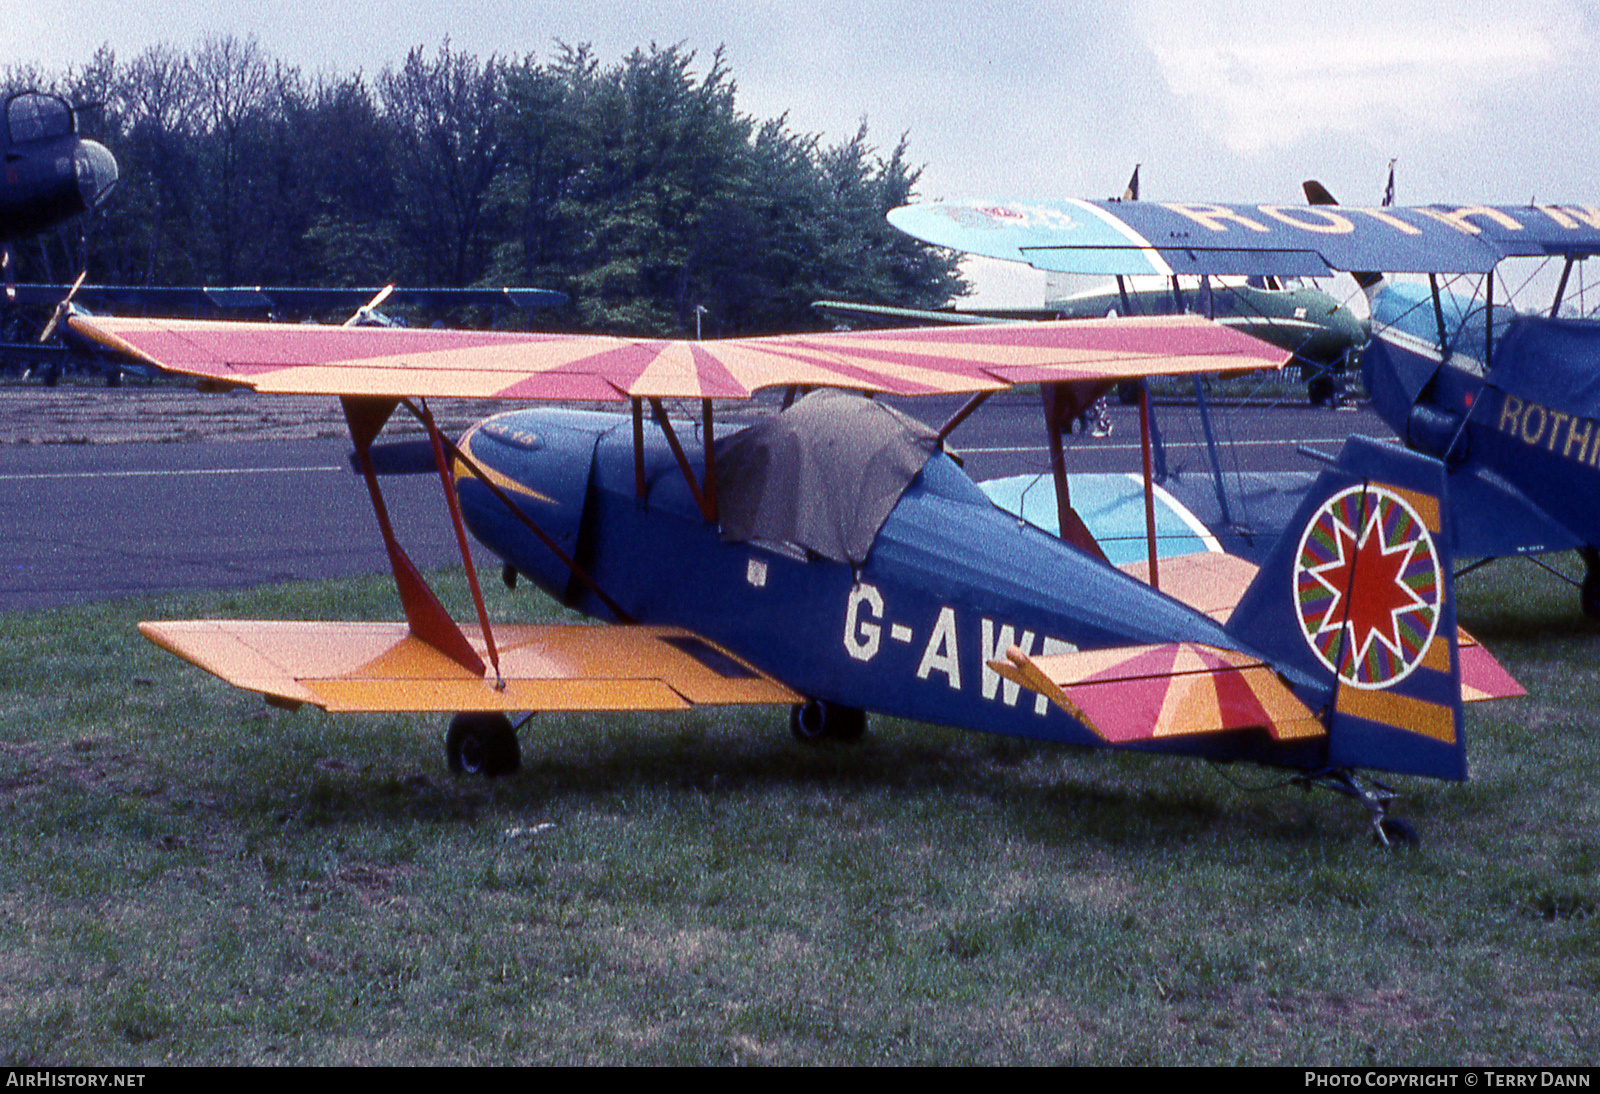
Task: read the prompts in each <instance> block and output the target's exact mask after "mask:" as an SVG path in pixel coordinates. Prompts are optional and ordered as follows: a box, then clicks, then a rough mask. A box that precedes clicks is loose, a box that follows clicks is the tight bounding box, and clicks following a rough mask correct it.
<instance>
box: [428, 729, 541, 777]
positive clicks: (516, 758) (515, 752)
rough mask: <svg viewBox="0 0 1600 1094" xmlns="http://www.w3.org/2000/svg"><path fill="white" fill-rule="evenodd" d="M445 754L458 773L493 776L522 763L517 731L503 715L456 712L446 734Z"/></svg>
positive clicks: (447, 761) (454, 771) (506, 772)
mask: <svg viewBox="0 0 1600 1094" xmlns="http://www.w3.org/2000/svg"><path fill="white" fill-rule="evenodd" d="M444 755H445V761H446V763H448V764H449V765H450V770H451V772H452V773H454V774H456V775H482V776H483V777H484V778H486V779H493V778H496V777H498V776H500V775H509V774H511V773H512V772H513V771H515V770H516V769H517V768H519V767H521V766H522V749H521V748H520V747H518V745H517V734H516V731H515V730H513V729H512V728H511V719H509V718H507V717H506V716H505V715H504V714H481V713H472V714H457V715H456V716H455V717H454V718H452V719H450V732H449V733H447V734H445V738H444Z"/></svg>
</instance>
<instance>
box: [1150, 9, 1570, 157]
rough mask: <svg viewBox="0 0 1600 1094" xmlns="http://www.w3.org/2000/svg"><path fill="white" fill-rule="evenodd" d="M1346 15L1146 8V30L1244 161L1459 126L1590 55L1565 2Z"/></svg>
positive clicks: (1159, 55) (1177, 79)
mask: <svg viewBox="0 0 1600 1094" xmlns="http://www.w3.org/2000/svg"><path fill="white" fill-rule="evenodd" d="M1337 7H1338V6H1337V5H1335V6H1333V7H1332V8H1330V7H1328V6H1319V8H1318V9H1317V11H1318V14H1317V17H1316V18H1314V19H1305V18H1296V17H1295V13H1293V12H1292V11H1291V12H1288V13H1287V14H1286V13H1285V12H1284V10H1283V9H1282V8H1281V7H1273V8H1270V9H1268V8H1264V7H1259V6H1255V5H1252V6H1249V7H1246V8H1243V9H1241V8H1238V7H1234V6H1229V7H1228V8H1227V9H1226V14H1223V15H1217V14H1214V13H1213V14H1211V15H1209V16H1207V17H1205V18H1204V19H1203V22H1202V23H1201V24H1200V25H1195V24H1193V23H1190V24H1188V25H1185V24H1183V23H1182V22H1181V21H1180V22H1173V21H1172V20H1171V19H1170V18H1168V17H1170V16H1171V15H1172V14H1173V13H1172V12H1170V11H1167V12H1164V13H1162V14H1163V15H1164V16H1167V17H1163V18H1153V17H1152V16H1154V15H1156V14H1157V13H1156V12H1154V11H1153V10H1152V9H1150V8H1148V7H1147V8H1145V9H1144V11H1143V14H1144V15H1145V16H1146V18H1145V19H1144V20H1143V21H1142V30H1143V33H1144V37H1145V40H1146V42H1147V43H1148V44H1149V46H1150V49H1151V52H1152V53H1153V54H1154V56H1155V58H1156V62H1157V65H1158V67H1159V69H1160V71H1161V74H1162V77H1163V79H1164V80H1165V81H1166V84H1167V86H1168V87H1169V88H1170V89H1171V90H1172V92H1173V93H1174V94H1175V95H1177V96H1178V97H1179V98H1180V99H1182V100H1184V101H1186V102H1187V103H1188V104H1189V105H1190V106H1191V108H1192V109H1193V111H1194V114H1195V115H1196V116H1197V117H1198V118H1199V119H1200V120H1201V124H1202V125H1204V126H1206V127H1207V128H1209V129H1211V130H1212V131H1214V132H1215V134H1216V135H1217V137H1218V138H1219V139H1220V140H1221V141H1222V142H1223V143H1224V144H1225V145H1227V146H1228V147H1229V148H1230V149H1231V150H1233V151H1235V152H1238V153H1241V154H1252V153H1257V152H1261V151H1264V150H1267V149H1270V148H1276V147H1284V146H1288V145H1291V144H1293V143H1295V142H1297V141H1300V140H1302V139H1305V138H1307V137H1311V136H1315V135H1319V134H1329V133H1336V134H1344V135H1349V134H1361V133H1367V134H1373V135H1376V136H1380V137H1381V136H1384V135H1386V134H1393V133H1399V132H1408V131H1415V130H1416V128H1417V127H1428V128H1431V129H1433V130H1434V131H1435V132H1437V133H1441V134H1448V133H1451V132H1454V131H1458V130H1460V129H1462V128H1465V127H1467V126H1468V125H1470V124H1472V123H1474V122H1475V121H1477V120H1478V119H1479V118H1480V116H1481V114H1482V112H1483V111H1484V109H1485V108H1486V106H1487V105H1488V104H1489V103H1491V102H1492V101H1493V100H1494V99H1495V98H1496V97H1497V96H1500V95H1503V94H1505V93H1507V92H1508V91H1512V90H1514V89H1516V88H1518V87H1526V86H1529V85H1536V84H1537V83H1538V82H1539V81H1541V80H1542V79H1544V78H1546V77H1547V76H1548V75H1549V74H1550V73H1552V72H1554V71H1556V70H1558V69H1560V68H1563V67H1566V66H1569V65H1571V64H1573V63H1574V62H1575V60H1576V59H1577V58H1578V57H1579V56H1580V55H1582V54H1584V53H1586V52H1587V51H1588V50H1589V48H1590V42H1589V40H1588V35H1587V33H1586V28H1585V22H1586V21H1585V18H1584V16H1583V14H1582V13H1581V12H1580V11H1576V10H1573V9H1571V8H1567V7H1565V6H1562V5H1555V6H1552V5H1548V4H1542V5H1538V6H1524V5H1514V4H1512V5H1508V4H1504V3H1500V4H1482V3H1480V4H1469V5H1467V6H1466V7H1457V8H1455V9H1454V10H1453V12H1452V14H1451V16H1450V17H1448V18H1438V17H1430V16H1427V15H1424V14H1418V13H1417V12H1416V11H1415V9H1412V8H1410V7H1409V6H1395V7H1393V8H1392V9H1391V10H1384V9H1383V8H1381V7H1379V8H1374V7H1372V6H1369V5H1362V6H1361V7H1360V9H1359V13H1358V11H1357V10H1356V9H1351V10H1349V11H1343V12H1341V11H1339V10H1337Z"/></svg>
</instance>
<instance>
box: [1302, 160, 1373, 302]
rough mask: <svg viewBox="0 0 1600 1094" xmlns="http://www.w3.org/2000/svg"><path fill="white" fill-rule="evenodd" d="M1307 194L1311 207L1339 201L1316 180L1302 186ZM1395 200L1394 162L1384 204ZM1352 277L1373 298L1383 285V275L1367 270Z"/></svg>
mask: <svg viewBox="0 0 1600 1094" xmlns="http://www.w3.org/2000/svg"><path fill="white" fill-rule="evenodd" d="M1300 188H1301V189H1302V190H1304V191H1305V193H1306V202H1307V203H1308V204H1311V205H1337V204H1339V202H1338V200H1337V199H1336V198H1335V197H1334V196H1333V194H1332V193H1330V192H1329V191H1328V188H1327V187H1326V186H1324V185H1322V183H1320V182H1318V181H1317V180H1316V179H1307V180H1306V181H1305V182H1303V183H1301V184H1300ZM1393 200H1394V161H1393V160H1390V161H1389V189H1388V191H1387V193H1386V195H1385V200H1384V204H1385V205H1388V204H1390V203H1391V202H1392V201H1393ZM1350 276H1351V277H1353V278H1355V279H1356V284H1357V285H1359V286H1361V291H1362V292H1364V293H1366V294H1367V298H1368V299H1369V300H1370V299H1371V298H1372V294H1373V292H1374V291H1375V290H1376V289H1377V288H1378V286H1380V285H1382V284H1383V274H1381V273H1376V272H1372V271H1366V270H1352V271H1350Z"/></svg>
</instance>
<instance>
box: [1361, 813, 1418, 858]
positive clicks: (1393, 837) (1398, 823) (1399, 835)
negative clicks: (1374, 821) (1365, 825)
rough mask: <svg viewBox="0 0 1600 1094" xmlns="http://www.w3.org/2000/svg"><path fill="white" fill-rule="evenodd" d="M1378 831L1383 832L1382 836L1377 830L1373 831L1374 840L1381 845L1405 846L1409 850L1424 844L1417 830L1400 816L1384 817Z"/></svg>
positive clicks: (1379, 823)
mask: <svg viewBox="0 0 1600 1094" xmlns="http://www.w3.org/2000/svg"><path fill="white" fill-rule="evenodd" d="M1378 831H1379V832H1381V833H1382V836H1381V837H1380V836H1379V835H1378V833H1376V832H1375V833H1373V836H1372V842H1374V843H1376V844H1379V845H1380V846H1388V847H1391V848H1403V849H1405V850H1408V851H1409V850H1414V849H1415V848H1417V847H1420V846H1421V845H1422V840H1421V839H1420V838H1419V837H1418V836H1417V830H1416V829H1415V828H1413V827H1411V825H1410V824H1409V823H1408V822H1406V821H1403V820H1401V819H1400V818H1399V817H1384V818H1383V819H1382V820H1381V821H1379V822H1378ZM1385 841H1387V843H1385Z"/></svg>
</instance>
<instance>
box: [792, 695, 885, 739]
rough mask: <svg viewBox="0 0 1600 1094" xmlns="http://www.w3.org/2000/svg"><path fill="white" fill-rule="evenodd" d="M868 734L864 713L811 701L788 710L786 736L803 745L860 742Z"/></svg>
mask: <svg viewBox="0 0 1600 1094" xmlns="http://www.w3.org/2000/svg"><path fill="white" fill-rule="evenodd" d="M866 731H867V712H866V711H864V710H857V709H855V708H854V707H846V706H840V705H839V704H838V703H825V702H822V701H821V700H818V699H812V700H809V701H807V702H805V703H802V704H800V705H799V706H797V707H791V708H790V710H789V732H791V733H793V734H794V739H795V740H797V741H800V742H801V743H803V744H808V745H814V744H818V743H820V742H822V741H859V740H860V739H861V737H862V735H863V734H865V733H866Z"/></svg>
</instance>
